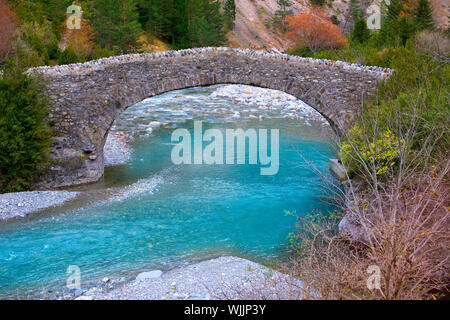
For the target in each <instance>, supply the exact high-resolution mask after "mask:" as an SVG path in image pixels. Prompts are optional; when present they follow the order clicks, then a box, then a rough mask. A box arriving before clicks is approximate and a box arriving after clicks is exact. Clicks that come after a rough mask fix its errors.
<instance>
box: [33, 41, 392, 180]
mask: <svg viewBox="0 0 450 320" xmlns="http://www.w3.org/2000/svg"><path fill="white" fill-rule="evenodd" d="M29 72H30V73H31V74H35V73H41V74H42V75H43V77H44V79H45V80H46V81H47V88H46V91H47V94H48V96H49V98H50V100H51V101H50V119H49V123H50V125H51V126H52V128H53V130H54V132H55V137H54V138H53V144H52V147H51V158H52V159H53V161H52V166H51V168H50V169H48V170H46V171H45V172H43V173H42V174H41V175H40V177H39V181H37V182H36V184H35V188H37V189H46V188H58V187H65V186H72V185H78V184H84V183H90V182H95V181H98V180H99V179H100V178H101V177H102V176H103V173H104V161H103V146H104V144H105V141H106V137H107V135H108V132H109V129H110V128H111V126H112V124H113V122H114V120H115V118H116V117H117V116H118V115H119V114H120V113H121V112H122V111H124V110H125V109H126V108H128V107H129V106H132V105H134V104H136V103H138V102H140V101H142V100H144V99H146V98H149V97H152V96H155V95H158V94H161V93H164V92H168V91H172V90H178V89H184V88H189V87H196V86H208V85H213V84H246V85H253V86H258V87H263V88H269V89H275V90H280V91H284V92H286V93H289V94H291V95H293V96H295V97H297V98H298V99H300V100H302V101H304V102H305V103H307V104H309V105H310V106H311V107H313V108H314V109H316V110H317V111H318V112H320V113H321V114H322V115H323V116H324V117H325V118H326V119H328V121H329V122H330V123H331V125H332V127H333V128H334V130H335V131H336V132H338V133H339V132H340V130H342V129H344V130H345V127H346V124H348V122H349V120H350V119H351V118H352V117H353V116H354V115H355V113H357V112H358V110H359V108H360V105H361V102H362V99H363V98H365V97H367V96H368V95H371V94H373V93H374V90H375V89H376V85H377V83H378V82H379V81H382V80H384V79H386V78H387V77H389V76H390V74H391V70H389V69H383V68H379V67H366V66H361V65H355V64H348V63H345V62H340V61H329V60H315V59H311V58H301V57H293V56H289V55H286V54H279V53H267V52H261V51H254V50H247V49H231V48H200V49H188V50H181V51H169V52H159V53H150V54H132V55H124V56H118V57H110V58H104V59H100V60H96V61H90V62H87V63H84V64H73V65H64V66H56V67H38V68H34V69H30V70H29Z"/></svg>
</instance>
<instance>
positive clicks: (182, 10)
mask: <svg viewBox="0 0 450 320" xmlns="http://www.w3.org/2000/svg"><path fill="white" fill-rule="evenodd" d="M170 28H171V38H172V46H173V48H174V49H185V48H189V47H190V45H189V44H190V41H189V22H188V9H187V4H186V0H174V1H173V12H172V16H171V26H170Z"/></svg>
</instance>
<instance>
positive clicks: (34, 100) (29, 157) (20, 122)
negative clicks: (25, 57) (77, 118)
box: [0, 61, 51, 192]
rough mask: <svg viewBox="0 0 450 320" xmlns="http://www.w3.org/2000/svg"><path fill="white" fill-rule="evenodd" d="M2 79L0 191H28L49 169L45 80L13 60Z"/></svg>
mask: <svg viewBox="0 0 450 320" xmlns="http://www.w3.org/2000/svg"><path fill="white" fill-rule="evenodd" d="M1 71H2V75H1V76H0V108H1V112H0V192H16V191H22V190H26V189H28V188H29V187H30V184H31V182H32V181H33V179H35V177H36V174H37V173H38V171H39V170H40V169H42V168H44V167H45V166H46V164H47V163H48V162H47V157H46V154H47V151H48V149H49V147H50V143H51V142H50V131H49V129H48V127H47V125H46V124H45V119H46V117H47V114H48V112H47V103H48V101H47V98H46V97H45V96H44V95H43V93H42V89H43V85H42V81H40V80H39V81H37V80H35V79H33V78H31V77H30V76H28V75H26V74H25V73H24V69H23V68H21V67H19V65H18V63H16V62H12V61H9V62H8V64H7V65H6V67H4V68H3V69H2V70H1Z"/></svg>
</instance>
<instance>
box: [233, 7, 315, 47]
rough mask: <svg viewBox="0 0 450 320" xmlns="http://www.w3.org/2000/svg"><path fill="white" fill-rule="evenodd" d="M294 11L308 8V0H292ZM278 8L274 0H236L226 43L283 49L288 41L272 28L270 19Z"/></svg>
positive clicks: (297, 11) (238, 45) (287, 44)
mask: <svg viewBox="0 0 450 320" xmlns="http://www.w3.org/2000/svg"><path fill="white" fill-rule="evenodd" d="M292 2H293V5H292V7H291V9H292V11H293V12H294V13H299V12H305V11H308V10H309V7H310V5H309V1H308V0H296V1H292ZM277 10H278V5H277V1H276V0H236V25H235V28H234V30H233V31H231V32H229V34H228V45H229V46H231V47H241V48H253V49H264V48H276V49H277V50H280V51H284V50H286V49H287V47H288V46H289V45H290V43H289V42H288V41H287V40H286V39H284V37H283V35H282V34H280V33H277V32H275V31H274V30H273V27H272V20H273V16H274V14H275V12H276V11H277Z"/></svg>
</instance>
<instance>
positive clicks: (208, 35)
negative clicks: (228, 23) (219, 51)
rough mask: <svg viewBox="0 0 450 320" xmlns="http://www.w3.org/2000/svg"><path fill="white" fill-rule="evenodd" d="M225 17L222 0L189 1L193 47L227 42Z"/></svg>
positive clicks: (190, 32)
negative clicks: (222, 11)
mask: <svg viewBox="0 0 450 320" xmlns="http://www.w3.org/2000/svg"><path fill="white" fill-rule="evenodd" d="M224 24H225V17H224V15H222V14H221V12H220V1H210V0H190V1H189V35H190V44H191V46H192V47H205V46H220V45H222V44H224V43H225V42H226V36H225V29H224Z"/></svg>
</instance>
